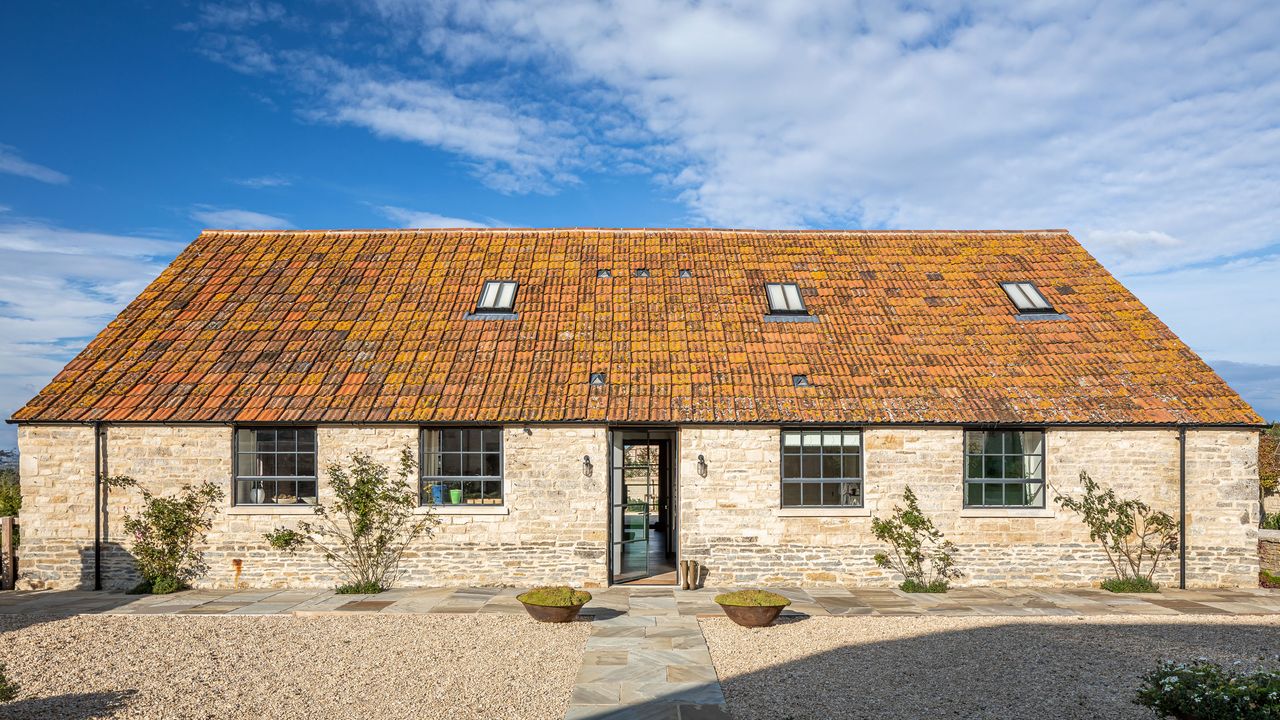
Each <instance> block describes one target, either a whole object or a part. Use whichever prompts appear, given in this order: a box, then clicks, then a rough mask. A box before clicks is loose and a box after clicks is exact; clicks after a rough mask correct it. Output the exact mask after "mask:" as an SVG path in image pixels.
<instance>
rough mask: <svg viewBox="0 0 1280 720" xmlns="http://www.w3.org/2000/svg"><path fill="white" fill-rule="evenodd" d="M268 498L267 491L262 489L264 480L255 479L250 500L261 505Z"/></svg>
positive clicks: (250, 492)
mask: <svg viewBox="0 0 1280 720" xmlns="http://www.w3.org/2000/svg"><path fill="white" fill-rule="evenodd" d="M266 500H267V491H266V490H263V489H262V481H261V480H254V481H253V489H252V490H250V491H249V502H251V503H253V504H255V505H261V504H262V503H264V502H266Z"/></svg>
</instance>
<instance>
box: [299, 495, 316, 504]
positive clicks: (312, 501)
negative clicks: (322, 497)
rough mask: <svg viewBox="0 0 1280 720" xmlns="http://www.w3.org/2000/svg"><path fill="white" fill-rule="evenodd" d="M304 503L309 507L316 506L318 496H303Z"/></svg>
mask: <svg viewBox="0 0 1280 720" xmlns="http://www.w3.org/2000/svg"><path fill="white" fill-rule="evenodd" d="M302 502H304V503H306V504H308V505H315V504H316V496H315V495H303V496H302Z"/></svg>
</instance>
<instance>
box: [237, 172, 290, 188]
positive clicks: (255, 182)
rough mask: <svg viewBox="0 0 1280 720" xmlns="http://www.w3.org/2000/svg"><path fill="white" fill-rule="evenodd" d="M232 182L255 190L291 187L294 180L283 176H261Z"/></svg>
mask: <svg viewBox="0 0 1280 720" xmlns="http://www.w3.org/2000/svg"><path fill="white" fill-rule="evenodd" d="M231 182H233V183H235V184H237V185H243V186H244V187H247V188H252V189H254V190H261V189H263V188H277V187H289V186H290V185H292V184H293V180H291V179H289V178H287V177H285V176H283V175H259V176H258V177H249V178H238V179H235V180H232V181H231Z"/></svg>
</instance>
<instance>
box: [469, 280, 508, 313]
mask: <svg viewBox="0 0 1280 720" xmlns="http://www.w3.org/2000/svg"><path fill="white" fill-rule="evenodd" d="M517 286H518V283H516V282H515V281H514V280H486V281H485V283H484V287H483V288H481V289H480V302H478V303H476V312H478V313H509V312H512V311H513V310H515V307H516V288H517Z"/></svg>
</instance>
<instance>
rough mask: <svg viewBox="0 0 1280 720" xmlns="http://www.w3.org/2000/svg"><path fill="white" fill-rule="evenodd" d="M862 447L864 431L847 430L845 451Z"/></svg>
mask: <svg viewBox="0 0 1280 720" xmlns="http://www.w3.org/2000/svg"><path fill="white" fill-rule="evenodd" d="M861 447H862V433H859V432H847V433H845V434H844V451H845V452H850V451H854V450H857V449H858V448H861Z"/></svg>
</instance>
